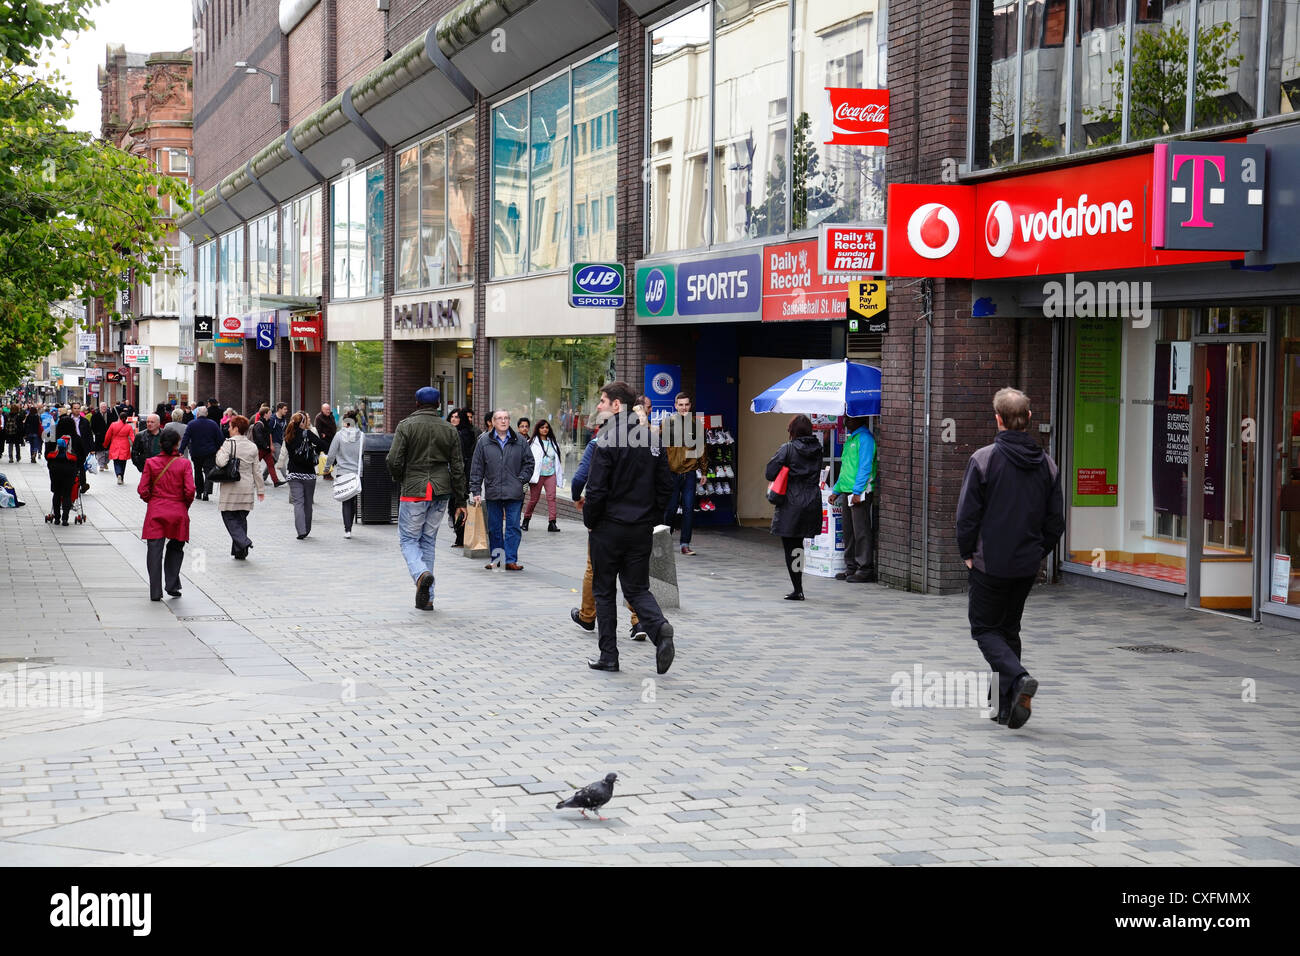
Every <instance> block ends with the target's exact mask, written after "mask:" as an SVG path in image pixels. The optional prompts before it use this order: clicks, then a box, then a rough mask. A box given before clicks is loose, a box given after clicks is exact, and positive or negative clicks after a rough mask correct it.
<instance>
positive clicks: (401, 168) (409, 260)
mask: <svg viewBox="0 0 1300 956" xmlns="http://www.w3.org/2000/svg"><path fill="white" fill-rule="evenodd" d="M419 230H420V149H419V147H418V146H412V147H411V148H410V149H408V150H406V151H405V152H403V153H402V154H401V155H399V156H398V157H397V288H398V289H399V290H406V289H418V288H419V287H420V232H419Z"/></svg>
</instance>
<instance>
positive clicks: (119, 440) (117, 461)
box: [104, 418, 135, 485]
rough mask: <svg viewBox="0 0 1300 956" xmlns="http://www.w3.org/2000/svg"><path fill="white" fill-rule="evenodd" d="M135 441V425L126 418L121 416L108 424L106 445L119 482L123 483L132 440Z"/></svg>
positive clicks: (105, 437)
mask: <svg viewBox="0 0 1300 956" xmlns="http://www.w3.org/2000/svg"><path fill="white" fill-rule="evenodd" d="M133 441H135V426H134V425H132V424H131V422H129V421H127V420H126V419H125V418H119V419H117V420H116V421H114V422H113V424H111V425H109V426H108V431H107V432H106V433H105V434H104V447H105V448H106V449H108V457H109V458H110V459H111V460H112V462H113V470H114V471H116V472H117V483H118V484H119V485H120V484H122V476H123V475H125V474H126V463H127V462H128V461H130V460H131V442H133Z"/></svg>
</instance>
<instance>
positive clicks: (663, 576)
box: [650, 524, 682, 608]
mask: <svg viewBox="0 0 1300 956" xmlns="http://www.w3.org/2000/svg"><path fill="white" fill-rule="evenodd" d="M650 593H651V594H653V595H654V596H655V600H656V601H658V602H659V606H660V607H661V608H668V607H681V606H682V601H681V593H680V592H679V591H678V590H677V551H676V549H675V548H674V547H673V532H672V529H671V528H669V527H668V526H667V525H666V524H661V525H658V526H657V527H656V528H655V530H654V543H653V544H652V545H651V547H650Z"/></svg>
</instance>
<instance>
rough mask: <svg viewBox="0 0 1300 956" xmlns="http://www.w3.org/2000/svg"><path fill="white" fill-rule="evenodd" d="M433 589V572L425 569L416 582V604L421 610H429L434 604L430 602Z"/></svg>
mask: <svg viewBox="0 0 1300 956" xmlns="http://www.w3.org/2000/svg"><path fill="white" fill-rule="evenodd" d="M431 590H433V573H432V572H431V571H425V572H424V573H423V574H421V575H420V577H419V578H418V579H417V580H416V582H415V606H416V607H417V608H419V609H420V610H421V611H425V610H428V609H429V607H431V606H432V605H431V604H430V602H429V592H430V591H431Z"/></svg>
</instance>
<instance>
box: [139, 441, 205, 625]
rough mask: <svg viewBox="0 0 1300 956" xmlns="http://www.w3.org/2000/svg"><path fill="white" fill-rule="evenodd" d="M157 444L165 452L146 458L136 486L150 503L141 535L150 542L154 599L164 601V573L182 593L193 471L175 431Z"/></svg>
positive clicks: (151, 596) (148, 562)
mask: <svg viewBox="0 0 1300 956" xmlns="http://www.w3.org/2000/svg"><path fill="white" fill-rule="evenodd" d="M158 443H159V446H160V447H161V448H162V452H161V453H160V454H157V455H154V457H152V458H149V459H146V460H145V463H144V471H143V473H141V475H140V486H139V487H138V488H137V489H136V491H137V492H138V493H139V495H140V497H141V498H143V499H144V500H145V501H146V502H148V503H149V507H148V508H147V509H146V510H145V513H144V530H143V531H141V532H140V537H141V538H143V539H144V540H145V541H146V542H147V543H148V545H149V556H148V558H147V560H146V566H147V567H148V569H149V599H150V600H151V601H161V600H162V592H163V578H164V576H165V577H166V584H167V593H168V594H170V595H171V596H172V597H180V596H181V561H183V560H184V558H185V542H186V541H188V540H190V505H192V504H193V503H194V472H193V470H192V469H190V468H188V467H187V466H186V463H185V461H184V459H182V458H181V456H180V455H178V454H176V446H177V445H179V444H180V439H179V438H178V437H177V436H176V433H175V432H169V431H164V432H163V433H162V436H161V437H160V438H159V440H158ZM177 462H180V465H179V467H178V466H177V464H176V463H177ZM164 544H165V545H166V551H167V554H166V558H165V559H164V557H163V546H164Z"/></svg>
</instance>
